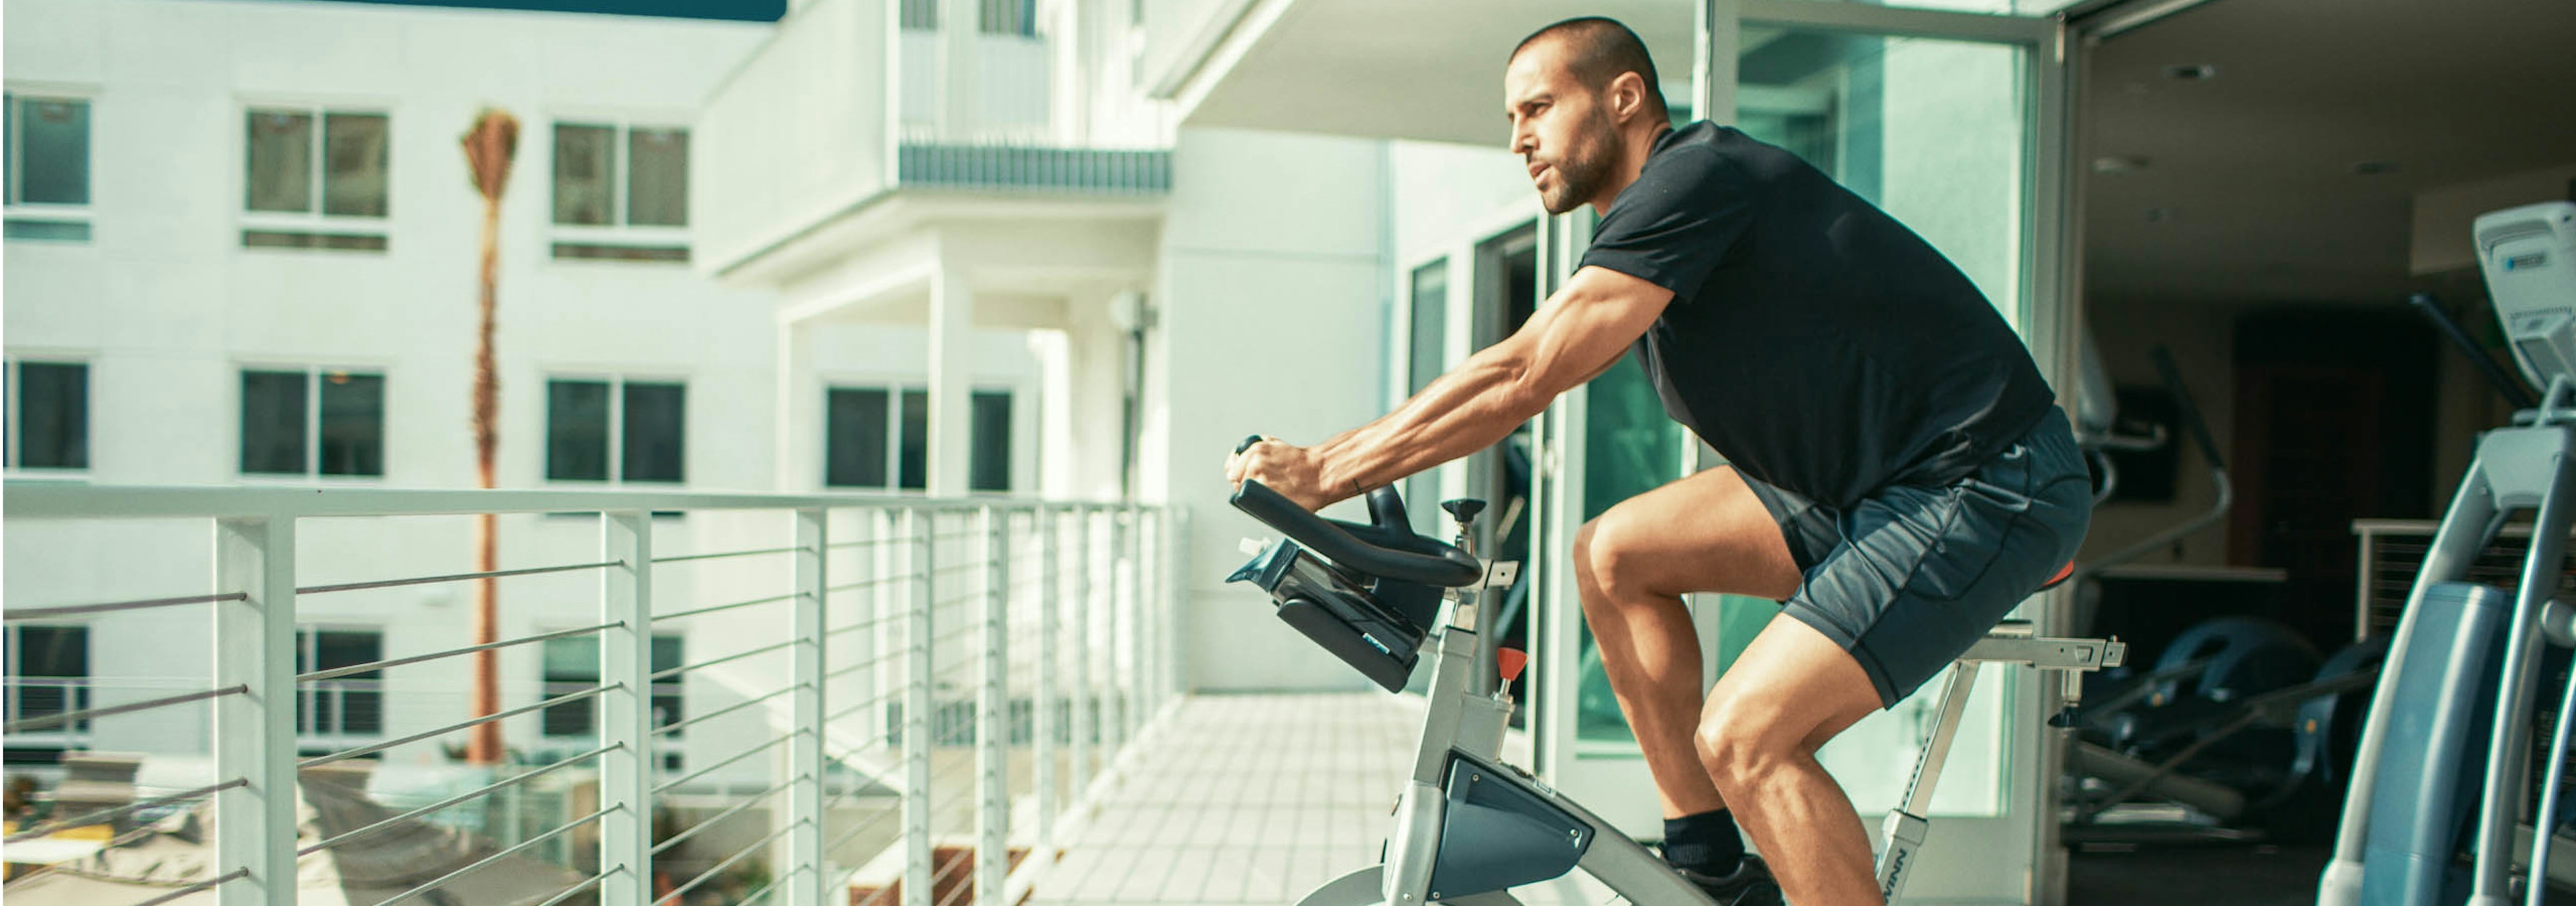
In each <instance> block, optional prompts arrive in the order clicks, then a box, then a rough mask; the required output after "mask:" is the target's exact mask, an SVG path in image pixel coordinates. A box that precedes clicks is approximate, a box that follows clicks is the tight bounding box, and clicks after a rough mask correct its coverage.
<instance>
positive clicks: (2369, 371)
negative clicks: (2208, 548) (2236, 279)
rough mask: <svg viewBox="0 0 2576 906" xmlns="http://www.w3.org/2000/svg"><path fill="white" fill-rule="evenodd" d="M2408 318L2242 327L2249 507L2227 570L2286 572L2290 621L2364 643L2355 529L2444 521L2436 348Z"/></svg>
mask: <svg viewBox="0 0 2576 906" xmlns="http://www.w3.org/2000/svg"><path fill="white" fill-rule="evenodd" d="M2409 315H2410V313H2409V312H2406V311H2404V310H2402V309H2397V308H2394V307H2391V308H2390V309H2387V310H2356V309H2353V308H2349V307H2339V308H2322V309H2317V308H2296V309H2284V310H2267V311H2260V312H2256V313H2253V314H2249V315H2246V316H2244V317H2242V318H2240V319H2238V320H2237V322H2236V419H2235V426H2236V450H2235V455H2234V457H2233V458H2234V460H2235V466H2236V480H2237V487H2238V497H2237V503H2236V508H2235V512H2234V513H2233V514H2232V516H2231V520H2232V521H2231V522H2230V524H2229V526H2228V561H2229V562H2231V563H2234V564H2236V565H2239V566H2271V567H2280V568H2282V569H2285V570H2287V571H2288V572H2289V584H2288V587H2287V588H2286V589H2285V591H2284V595H2285V599H2284V600H2283V602H2282V604H2283V607H2282V612H2281V614H2280V616H2281V617H2282V619H2283V622H2286V623H2289V624H2290V625H2292V626H2294V627H2296V628H2298V629H2299V630H2300V631H2302V632H2304V633H2305V634H2306V635H2307V636H2308V637H2309V639H2310V640H2311V641H2314V642H2315V643H2316V644H2318V645H2319V646H2320V647H2322V648H2324V649H2326V650H2333V649H2334V648H2337V647H2341V646H2342V645H2343V644H2345V643H2346V642H2349V641H2350V640H2351V639H2352V638H2353V611H2354V604H2353V600H2354V597H2353V596H2354V594H2355V591H2356V581H2357V580H2356V578H2355V570H2356V569H2357V568H2358V567H2359V559H2360V557H2359V553H2358V548H2357V547H2356V546H2355V542H2354V540H2353V534H2352V521H2353V520H2354V519H2363V518H2406V519H2412V518H2426V517H2429V516H2431V515H2433V508H2432V500H2431V497H2432V468H2433V427H2434V422H2433V416H2434V389H2435V380H2436V371H2435V369H2436V364H2437V359H2436V358H2435V356H2434V353H2435V352H2436V351H2437V347H2436V346H2435V345H2434V343H2433V338H2432V337H2431V336H2429V335H2428V333H2427V331H2426V330H2425V327H2424V325H2423V323H2422V321H2420V320H2419V319H2416V318H2413V317H2410V316H2409Z"/></svg>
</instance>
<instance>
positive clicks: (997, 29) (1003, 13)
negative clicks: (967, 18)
mask: <svg viewBox="0 0 2576 906" xmlns="http://www.w3.org/2000/svg"><path fill="white" fill-rule="evenodd" d="M976 5H977V6H978V7H980V9H979V10H977V11H978V12H980V13H982V16H981V19H982V21H980V22H978V23H976V24H977V25H978V26H979V28H978V29H977V30H978V31H981V32H983V33H985V34H988V35H1018V36H1020V37H1023V38H1034V37H1037V34H1038V2H1037V0H977V3H976Z"/></svg>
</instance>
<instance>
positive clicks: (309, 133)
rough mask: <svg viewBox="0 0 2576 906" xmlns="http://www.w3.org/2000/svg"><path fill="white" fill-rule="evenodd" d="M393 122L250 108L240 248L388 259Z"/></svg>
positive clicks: (375, 116) (376, 116) (360, 115)
mask: <svg viewBox="0 0 2576 906" xmlns="http://www.w3.org/2000/svg"><path fill="white" fill-rule="evenodd" d="M392 122H393V121H392V118H391V117H389V116H387V115H386V114H383V113H368V112H358V111H344V110H322V109H316V108H309V107H254V108H251V109H250V110H249V111H248V112H247V113H246V114H245V120H244V125H243V145H244V147H243V153H242V159H243V167H244V179H243V197H242V210H243V212H244V213H243V217H242V220H243V225H242V246H243V247H245V248H305V249H342V250H352V251H375V252H381V251H384V250H385V244H386V241H385V225H384V222H385V218H386V216H387V215H388V214H389V213H390V211H391V207H392V205H391V201H390V198H389V197H388V194H387V186H388V185H389V180H388V174H389V173H390V172H391V167H392V161H393V152H392V145H393V142H392V131H393V130H392Z"/></svg>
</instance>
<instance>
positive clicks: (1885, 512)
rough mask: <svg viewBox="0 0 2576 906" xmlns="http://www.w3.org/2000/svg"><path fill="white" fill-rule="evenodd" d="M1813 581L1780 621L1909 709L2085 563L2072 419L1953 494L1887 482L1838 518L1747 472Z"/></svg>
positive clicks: (2085, 507)
mask: <svg viewBox="0 0 2576 906" xmlns="http://www.w3.org/2000/svg"><path fill="white" fill-rule="evenodd" d="M1744 483H1745V484H1747V485H1749V486H1751V488H1752V489H1753V493H1754V496H1756V497H1759V498H1761V500H1762V505H1763V506H1764V507H1765V508H1767V509H1769V510H1770V511H1771V518H1772V519H1773V520H1775V521H1777V522H1778V523H1779V524H1780V534H1781V536H1782V537H1783V538H1785V539H1786V540H1787V541H1788V543H1789V554H1790V556H1792V557H1795V558H1796V559H1797V561H1798V571H1799V572H1800V573H1802V574H1804V575H1805V577H1806V579H1805V581H1802V582H1800V583H1799V585H1798V593H1797V594H1796V595H1794V596H1791V597H1790V598H1789V600H1788V601H1786V602H1784V605H1785V606H1784V607H1783V609H1782V612H1783V613H1785V614H1787V615H1789V616H1791V617H1795V618H1797V620H1798V621H1799V622H1802V623H1805V624H1807V625H1809V626H1813V627H1815V628H1816V631H1818V632H1822V633H1824V634H1825V637H1826V638H1830V639H1832V640H1834V642H1835V644H1838V645H1841V646H1842V647H1843V650H1845V651H1848V652H1851V656H1852V660H1854V661H1858V662H1859V663H1860V666H1861V669H1862V670H1863V671H1866V672H1868V674H1869V681H1870V682H1871V683H1873V684H1875V685H1877V686H1878V697H1879V703H1880V705H1881V706H1883V707H1890V708H1892V707H1895V706H1896V703H1897V702H1898V701H1899V700H1902V699H1903V698H1905V696H1907V695H1910V694H1912V693H1913V692H1914V690H1915V689H1916V688H1918V687H1920V686H1922V685H1923V684H1924V683H1925V682H1928V681H1930V680H1931V679H1932V677H1934V676H1936V675H1939V674H1940V672H1941V668H1943V667H1947V666H1949V665H1950V663H1951V662H1952V661H1954V660H1957V659H1958V657H1959V655H1960V654H1962V653H1964V652H1966V651H1967V650H1968V646H1970V645H1973V644H1975V643H1976V641H1977V640H1978V639H1981V638H1984V637H1985V635H1986V633H1987V631H1989V630H1991V629H1993V628H1994V626H1995V624H1996V623H1997V622H1999V621H2001V620H2002V619H2003V617H2004V614H2006V613H2010V612H2011V611H2012V609H2013V608H2014V607H2015V606H2018V605H2019V604H2020V603H2021V602H2022V599H2024V598H2027V597H2029V596H2030V594H2031V592H2033V591H2036V590H2038V588H2039V587H2040V585H2041V584H2043V583H2045V582H2047V581H2048V580H2049V578H2050V577H2052V576H2054V575H2056V573H2057V570H2058V568H2059V567H2061V566H2064V565H2065V564H2066V562H2067V561H2068V560H2070V559H2073V558H2074V556H2075V548H2076V546H2077V545H2078V544H2080V543H2082V542H2083V540H2084V529H2085V526H2086V525H2087V524H2088V523H2090V522H2091V520H2092V515H2093V486H2092V480H2091V478H2089V477H2088V475H2087V473H2086V471H2085V468H2084V460H2083V457H2082V455H2081V454H2080V453H2079V452H2078V451H2077V450H2076V448H2075V436H2074V434H2073V432H2072V431H2071V430H2070V429H2069V428H2068V426H2067V422H2066V415H2065V413H2063V412H2061V411H2059V410H2058V409H2057V408H2056V407H2050V408H2049V410H2048V414H2047V415H2046V416H2045V417H2043V418H2041V419H2040V421H2039V424H2038V425H2037V426H2035V427H2033V428H2031V429H2030V431H2029V432H2027V433H2025V434H2023V435H2022V436H2021V439H2019V440H2017V441H2014V442H2013V444H2012V445H2011V446H2009V447H2006V448H2005V449H2004V451H2003V452H2002V453H1999V454H1997V455H1996V456H1995V458H1994V459H1992V460H1989V461H1987V463H1986V464H1985V465H1984V466H1981V467H1979V468H1978V469H1977V471H1976V473H1975V474H1973V475H1970V476H1968V477H1966V478H1962V479H1960V480H1958V481H1957V482H1954V483H1952V484H1950V485H1948V486H1946V487H1921V486H1915V485H1901V484H1900V485H1890V486H1887V487H1884V488H1880V489H1879V490H1877V491H1875V492H1872V493H1871V494H1870V495H1869V496H1868V497H1864V498H1862V499H1861V501H1860V502H1859V503H1858V504H1856V505H1854V506H1852V507H1850V508H1849V509H1847V510H1845V509H1837V508H1834V507H1830V506H1825V505H1822V504H1818V503H1815V502H1813V501H1810V500H1808V499H1806V498H1805V497H1801V496H1799V495H1797V494H1794V493H1791V492H1788V491H1784V490H1781V489H1779V488H1776V487H1772V486H1771V485H1768V484H1765V483H1763V482H1761V481H1758V480H1756V479H1754V478H1753V477H1752V476H1749V475H1747V476H1744Z"/></svg>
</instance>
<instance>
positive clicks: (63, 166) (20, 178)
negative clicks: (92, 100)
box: [6, 91, 90, 242]
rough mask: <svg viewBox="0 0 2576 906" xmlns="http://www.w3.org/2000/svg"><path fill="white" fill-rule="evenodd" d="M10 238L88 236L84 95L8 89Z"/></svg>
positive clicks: (86, 108)
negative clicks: (26, 92)
mask: <svg viewBox="0 0 2576 906" xmlns="http://www.w3.org/2000/svg"><path fill="white" fill-rule="evenodd" d="M7 106H8V114H7V116H8V129H7V133H8V134H7V137H6V139H7V142H8V161H9V163H8V170H9V174H8V178H9V186H8V193H9V198H8V202H9V216H8V226H7V235H8V238H11V239H40V240H54V241H58V242H88V241H89V227H90V222H89V101H88V100H87V99H83V98H68V97H41V96H33V95H24V94H19V93H17V92H14V91H13V92H8V105H7Z"/></svg>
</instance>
